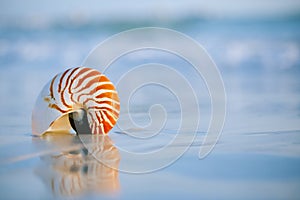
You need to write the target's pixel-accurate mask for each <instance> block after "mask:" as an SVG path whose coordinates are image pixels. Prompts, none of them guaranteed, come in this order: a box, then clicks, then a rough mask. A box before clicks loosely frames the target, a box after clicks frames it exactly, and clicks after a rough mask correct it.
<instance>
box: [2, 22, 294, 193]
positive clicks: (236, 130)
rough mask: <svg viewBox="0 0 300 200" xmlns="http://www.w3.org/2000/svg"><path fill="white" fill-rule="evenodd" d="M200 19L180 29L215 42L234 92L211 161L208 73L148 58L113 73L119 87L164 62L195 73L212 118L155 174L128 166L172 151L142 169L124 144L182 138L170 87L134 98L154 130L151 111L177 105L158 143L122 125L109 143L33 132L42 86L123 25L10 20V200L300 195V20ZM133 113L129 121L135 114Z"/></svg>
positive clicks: (5, 184) (6, 69)
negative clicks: (202, 153) (206, 145)
mask: <svg viewBox="0 0 300 200" xmlns="http://www.w3.org/2000/svg"><path fill="white" fill-rule="evenodd" d="M190 23H191V24H187V23H182V25H178V26H175V25H170V28H174V27H175V28H176V30H178V31H182V32H183V33H186V34H188V35H189V36H191V37H193V38H194V39H196V40H197V41H199V42H200V43H202V44H203V45H204V47H205V48H206V49H207V50H208V52H209V53H210V55H211V56H212V58H213V59H214V61H215V62H216V64H217V65H218V67H219V69H220V72H221V75H222V77H223V80H224V84H225V89H226V94H227V116H226V122H225V126H224V130H223V132H222V135H221V137H220V139H219V141H218V143H217V145H216V146H215V148H214V149H213V151H212V152H211V154H209V156H208V157H206V158H204V159H202V160H199V159H198V153H199V149H200V147H201V145H202V141H203V138H204V137H205V133H206V131H207V127H208V122H209V119H210V118H209V116H210V108H211V105H210V103H209V102H210V101H209V96H208V92H207V90H206V88H205V84H204V82H203V81H202V80H201V77H200V78H199V77H198V76H197V75H195V74H194V73H193V71H192V70H188V69H189V68H188V64H187V63H185V62H183V61H180V59H179V58H177V57H175V56H174V55H168V54H166V53H162V52H153V51H145V52H142V53H138V52H137V53H134V54H132V55H131V56H130V55H128V56H125V57H124V58H121V59H120V60H118V61H117V62H115V63H114V64H113V65H112V67H111V68H110V69H109V70H108V71H107V72H106V74H107V76H108V77H109V78H110V79H111V80H112V81H113V82H115V81H117V80H118V78H119V77H120V76H121V75H122V73H124V72H126V71H127V70H128V69H131V68H132V67H133V66H136V65H139V64H142V63H149V62H154V61H155V62H159V63H164V64H168V65H171V66H172V67H174V68H175V69H177V70H179V71H180V72H181V73H182V74H183V75H185V76H188V77H189V80H190V81H191V84H192V85H193V87H194V88H195V89H196V91H198V93H197V96H198V97H199V99H201V102H200V104H199V108H200V110H201V120H200V124H199V129H198V130H197V137H196V138H195V140H194V141H193V143H192V145H191V146H190V148H189V149H188V150H187V151H186V152H185V154H184V155H183V156H182V157H180V158H179V159H178V160H176V161H175V162H174V163H172V164H170V165H168V166H166V167H164V168H162V169H159V170H157V171H154V172H151V173H145V174H131V173H127V172H124V169H126V167H128V166H129V167H130V165H138V166H139V167H140V168H141V169H144V168H147V167H148V166H152V165H153V166H155V164H157V163H159V162H161V161H162V160H164V159H168V158H169V157H163V156H172V154H170V155H163V156H162V157H160V158H157V159H153V158H152V159H151V160H144V161H143V162H140V163H136V162H135V161H134V160H130V157H129V156H128V154H124V151H122V149H126V150H128V151H133V152H138V153H147V152H152V151H155V150H157V149H159V148H161V147H163V146H164V145H165V144H167V143H168V142H170V141H171V140H172V138H174V135H176V133H177V130H178V124H179V122H178V116H180V113H179V111H178V106H176V103H177V102H176V101H175V100H174V99H175V98H174V96H172V95H170V94H169V93H168V92H166V91H164V90H163V89H162V88H157V87H149V88H144V90H141V91H139V93H136V95H135V96H134V97H135V98H134V99H133V101H132V102H131V103H132V104H131V108H132V114H133V116H132V117H133V119H134V120H135V121H136V122H137V123H138V124H140V125H142V126H145V125H147V124H148V123H149V122H150V119H149V115H148V109H149V107H150V106H151V105H153V104H155V103H157V102H161V103H162V104H163V105H164V106H165V108H166V110H167V113H168V120H167V122H166V126H165V128H164V129H163V130H161V131H160V132H159V134H158V135H156V136H155V137H153V138H151V140H135V139H133V138H132V137H131V136H130V135H128V134H125V133H124V132H123V131H121V130H119V129H118V127H116V128H114V129H113V130H112V131H111V133H110V134H109V138H104V139H103V138H102V139H96V140H94V139H95V138H94V139H93V137H92V136H87V137H86V138H83V139H84V141H85V144H89V145H88V146H82V144H81V142H78V138H77V139H76V137H75V136H72V135H61V136H55V135H54V136H49V137H45V138H36V137H33V136H32V135H31V128H30V124H31V110H32V108H33V105H34V101H35V98H36V96H37V95H38V93H39V91H40V89H41V88H42V86H43V85H44V84H45V83H46V82H47V81H48V80H49V79H50V78H51V77H53V76H54V75H55V74H56V73H58V72H61V71H62V70H64V69H65V68H66V67H62V66H68V67H73V66H77V65H80V64H81V63H82V60H83V59H84V57H85V56H86V55H87V54H88V52H89V51H90V50H91V49H92V48H93V47H94V45H96V44H97V43H98V42H100V41H102V40H104V39H105V38H106V37H108V36H109V35H111V34H113V33H116V32H118V31H119V29H118V28H117V27H106V28H103V29H104V31H103V30H101V29H100V28H99V27H98V26H100V27H101V24H90V25H89V26H84V27H82V28H80V27H68V28H62V27H61V26H58V25H55V24H54V25H53V26H51V25H50V26H49V27H48V28H46V29H41V30H40V29H38V30H35V29H34V28H33V29H32V28H30V27H29V28H24V27H5V26H4V25H2V27H1V29H0V37H1V38H0V39H1V40H0V43H1V49H0V58H1V59H0V61H1V68H0V69H1V73H0V89H1V92H0V99H1V104H0V110H1V115H0V138H1V140H0V158H1V161H0V193H1V197H3V198H5V199H20V198H22V199H53V198H66V199H68V198H71V199H73V198H75V199H87V198H89V199H99V198H104V199H106V198H108V199H119V198H121V199H141V198H142V199H153V198H159V199H169V198H172V199H183V198H186V199H298V198H299V195H300V192H299V188H300V170H299V169H300V135H299V134H300V87H299V86H300V79H299V75H300V70H299V69H300V68H299V67H300V45H299V40H300V36H299V33H300V29H299V27H300V26H299V22H297V21H293V20H291V21H285V22H281V21H275V22H273V23H266V22H258V21H254V22H252V21H250V22H249V21H248V22H239V21H234V22H232V21H231V22H227V21H221V22H214V23H213V22H205V21H204V22H203V21H201V22H198V21H197V20H196V21H192V22H190ZM184 24H185V25H184ZM154 25H155V23H154ZM127 26H128V27H133V26H135V25H132V24H127ZM97 27H98V28H97ZM150 92H152V93H150ZM149 94H151V95H149ZM166 96H167V98H166ZM20 102H21V103H20ZM121 114H123V116H125V115H124V112H123V113H121ZM125 114H126V113H125ZM123 118H124V117H123ZM128 132H129V133H131V134H133V135H137V134H139V135H142V134H145V135H146V136H149V134H151V133H152V132H153V130H151V129H150V130H147V129H146V130H139V129H130V130H128ZM190 134H191V133H190V132H188V131H187V133H186V134H184V135H183V136H182V138H181V139H182V140H181V141H180V142H178V143H176V144H173V145H172V146H171V150H172V152H174V154H175V153H176V152H177V151H182V150H184V149H185V147H186V146H188V145H189V139H190ZM104 140H105V141H106V142H103V141H104ZM107 141H108V142H107ZM104 144H105V145H106V146H105V145H104ZM92 147H95V149H96V152H98V153H99V154H98V155H99V156H100V157H101V159H100V160H101V161H102V162H104V164H103V163H101V162H100V163H99V162H95V159H93V158H92V156H93V155H95V154H93V155H90V154H89V153H88V152H87V151H86V150H85V148H87V149H89V148H92ZM96 158H97V156H96ZM105 164H106V165H109V166H106V165H105ZM111 167H112V168H111ZM116 169H119V170H120V171H118V170H116Z"/></svg>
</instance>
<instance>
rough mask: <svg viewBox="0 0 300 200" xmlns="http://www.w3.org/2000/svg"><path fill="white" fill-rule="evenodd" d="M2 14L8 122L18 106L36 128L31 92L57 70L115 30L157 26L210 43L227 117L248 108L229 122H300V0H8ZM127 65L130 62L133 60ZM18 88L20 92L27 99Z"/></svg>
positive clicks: (290, 125)
mask: <svg viewBox="0 0 300 200" xmlns="http://www.w3.org/2000/svg"><path fill="white" fill-rule="evenodd" d="M0 16H1V17H0V62H1V74H0V76H1V77H0V81H1V84H0V89H1V93H0V95H1V96H0V97H1V98H0V99H1V102H2V103H1V104H2V107H1V109H2V110H4V112H3V113H7V114H5V116H3V115H2V116H1V123H4V124H3V125H7V121H9V120H10V119H11V120H12V121H15V117H16V114H18V116H19V117H20V120H19V121H20V123H24V124H23V125H24V126H25V127H22V128H25V130H26V131H27V132H30V129H28V128H27V125H28V124H30V116H29V115H28V113H29V112H30V111H31V108H32V107H33V104H34V101H35V98H33V97H36V96H37V94H38V92H39V91H40V90H41V88H42V86H43V85H44V84H45V82H47V81H48V80H50V78H51V77H53V75H55V74H56V73H58V72H61V71H63V70H64V69H66V68H69V67H74V66H78V65H80V64H81V63H82V62H83V60H84V58H86V56H87V55H88V53H89V52H90V51H91V50H92V49H93V48H94V47H95V46H96V45H97V44H98V43H100V42H101V41H103V40H104V39H106V38H107V37H109V36H111V35H113V34H116V33H118V32H120V31H124V30H128V29H131V28H139V27H144V26H159V27H165V28H171V29H174V30H177V31H180V32H182V33H184V34H187V35H188V36H190V37H192V38H193V39H195V40H196V41H198V42H199V43H200V44H202V45H203V47H204V48H205V49H207V51H208V53H209V54H210V55H211V57H212V59H213V60H214V61H215V62H216V64H217V66H218V67H219V69H220V71H221V73H222V76H223V78H224V83H225V87H226V90H227V93H228V94H229V95H228V100H229V104H228V108H229V110H230V112H229V113H228V114H229V116H228V118H229V119H230V116H232V118H234V117H235V116H237V115H241V113H243V115H241V116H239V117H238V118H237V119H239V123H229V125H230V126H231V125H232V126H234V127H231V128H233V129H234V130H237V128H239V129H241V130H247V131H249V128H250V129H251V130H256V131H261V130H273V129H274V130H287V129H288V130H289V129H298V128H299V124H300V123H298V122H299V115H300V104H299V96H298V94H299V90H300V88H299V87H300V85H299V78H298V77H299V73H300V67H299V65H300V50H299V37H300V26H299V24H300V20H299V19H300V2H299V1H297V0H277V1H272V0H252V1H238V0H226V1H222V2H220V1H217V0H212V1H209V2H206V1H196V0H187V1H177V2H173V1H171V0H170V1H166V0H165V1H156V0H155V1H151V2H148V1H144V2H140V1H126V3H125V2H121V1H112V2H104V1H96V0H95V1H94V0H90V1H86V2H85V3H81V2H73V1H64V2H61V3H59V4H53V2H52V1H43V2H40V1H35V0H29V1H26V2H23V1H22V2H20V1H17V0H10V1H6V0H2V1H1V10H0ZM173 63H174V62H173ZM169 64H170V63H169ZM124 65H125V64H124ZM127 66H128V68H130V67H132V66H130V63H129V64H127ZM226 76H228V77H227V78H226ZM253 94H255V95H253ZM15 95H20V97H22V101H23V103H22V104H19V103H18V101H19V98H16V96H15ZM295 95H296V96H295ZM27 97H28V98H27ZM230 101H233V102H232V103H230ZM24 105H26V107H25V108H24ZM12 107H13V108H14V109H12ZM12 110H13V111H12ZM266 115H268V118H267V119H265V118H264V117H265V116H266ZM244 116H246V117H245V118H244V119H243V120H241V118H240V117H244ZM283 118H285V119H286V120H285V121H282V120H283ZM255 119H256V120H255ZM234 120H235V119H233V121H234ZM249 123H250V124H249ZM227 124H228V123H227Z"/></svg>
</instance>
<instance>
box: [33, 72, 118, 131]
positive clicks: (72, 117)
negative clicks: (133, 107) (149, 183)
mask: <svg viewBox="0 0 300 200" xmlns="http://www.w3.org/2000/svg"><path fill="white" fill-rule="evenodd" d="M119 111H120V102H119V97H118V93H117V91H116V89H115V87H114V85H113V84H112V82H111V81H110V80H109V79H108V78H107V77H106V76H105V75H104V74H102V73H100V72H98V71H97V70H95V69H91V68H87V67H77V68H70V69H68V70H66V71H64V72H62V73H60V74H57V75H56V76H54V78H53V79H52V80H50V81H49V82H48V83H47V84H46V85H45V86H44V88H43V89H42V91H41V92H40V94H39V96H38V98H37V100H36V104H35V106H34V109H33V113H32V132H33V134H34V135H42V134H43V133H45V132H70V130H72V128H73V129H74V130H75V131H76V132H77V133H78V131H79V130H81V132H84V131H85V129H89V130H86V131H87V132H91V133H92V134H107V133H108V132H109V131H110V130H111V129H112V128H113V126H114V125H115V124H116V122H117V119H118V117H119ZM83 127H85V128H83ZM77 129H78V130H77Z"/></svg>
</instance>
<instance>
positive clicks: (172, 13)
mask: <svg viewBox="0 0 300 200" xmlns="http://www.w3.org/2000/svg"><path fill="white" fill-rule="evenodd" d="M0 5H1V8H2V9H1V10H0V16H1V18H2V19H3V18H5V19H11V18H18V17H36V16H39V17H44V18H62V17H73V16H75V17H78V16H79V17H85V18H99V19H120V18H124V17H125V18H133V19H134V18H136V17H139V18H152V17H157V18H174V17H182V16H186V15H190V14H193V15H200V16H206V17H212V18H239V17H246V18H249V17H250V18H251V17H278V16H279V17H280V16H286V15H290V14H297V13H300V1H299V0H251V1H249V0H244V1H242V0H223V1H222V0H210V1H206V0H185V1H172V0H152V1H138V0H129V1H126V2H125V1H97V0H87V1H84V3H83V2H82V1H72V0H65V1H63V2H60V3H53V1H51V0H43V1H39V0H27V1H18V0H2V1H1V2H0Z"/></svg>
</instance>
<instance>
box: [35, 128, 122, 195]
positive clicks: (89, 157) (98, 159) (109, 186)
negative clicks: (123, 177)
mask: <svg viewBox="0 0 300 200" xmlns="http://www.w3.org/2000/svg"><path fill="white" fill-rule="evenodd" d="M83 139H84V141H85V142H86V143H85V144H86V145H87V147H88V148H89V149H86V148H85V146H84V145H83V144H82V143H81V139H80V138H79V137H78V136H74V135H71V134H45V135H44V136H43V137H38V138H34V140H33V141H34V144H35V145H36V147H39V148H41V149H44V148H45V146H47V147H48V148H50V149H51V150H52V151H51V153H50V154H45V155H43V156H41V157H40V158H41V162H40V163H39V165H38V166H37V168H36V170H35V173H36V174H37V175H38V176H39V177H40V178H41V179H42V180H43V182H44V183H45V184H46V186H47V188H48V189H50V190H51V191H52V193H53V194H54V195H55V196H57V195H59V196H62V197H66V196H67V197H75V196H77V195H82V194H86V193H89V192H99V193H101V194H108V195H110V194H115V193H117V192H118V190H119V187H120V185H119V173H118V168H119V162H120V155H119V152H118V149H117V148H116V147H115V146H114V145H113V141H112V140H111V139H110V138H109V136H103V135H84V138H83ZM90 150H92V152H90Z"/></svg>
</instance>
